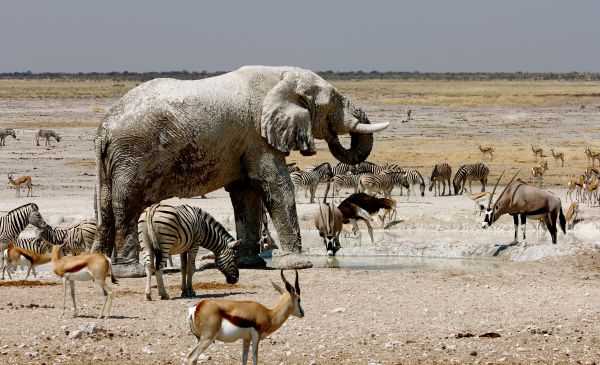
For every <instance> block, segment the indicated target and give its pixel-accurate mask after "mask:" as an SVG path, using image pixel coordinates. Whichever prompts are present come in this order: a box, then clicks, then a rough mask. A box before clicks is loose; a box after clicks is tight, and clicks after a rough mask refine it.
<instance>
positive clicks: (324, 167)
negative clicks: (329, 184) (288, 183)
mask: <svg viewBox="0 0 600 365" xmlns="http://www.w3.org/2000/svg"><path fill="white" fill-rule="evenodd" d="M290 177H291V179H292V183H294V187H295V191H296V195H298V189H299V188H300V187H303V188H304V189H307V188H308V189H309V191H310V202H311V203H314V202H315V191H316V190H317V185H319V183H320V182H326V181H330V180H331V179H332V178H333V172H332V171H331V165H330V164H329V163H328V162H324V163H322V164H320V165H319V166H317V167H315V168H314V169H313V170H312V171H295V172H292V173H291V174H290Z"/></svg>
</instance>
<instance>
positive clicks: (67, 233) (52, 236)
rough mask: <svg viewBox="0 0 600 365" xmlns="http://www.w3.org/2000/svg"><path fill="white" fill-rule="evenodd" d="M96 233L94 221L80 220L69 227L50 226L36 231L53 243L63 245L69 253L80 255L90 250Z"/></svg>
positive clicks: (41, 237) (38, 234)
mask: <svg viewBox="0 0 600 365" xmlns="http://www.w3.org/2000/svg"><path fill="white" fill-rule="evenodd" d="M95 235H96V223H95V222H92V221H85V222H81V223H79V224H77V225H75V226H73V227H69V228H52V227H50V226H48V227H47V228H46V229H44V230H41V231H38V232H37V236H38V238H40V239H44V240H46V241H48V242H50V243H51V244H53V245H64V246H63V249H64V250H65V251H66V252H69V253H70V254H71V255H80V254H82V253H84V252H90V250H91V247H92V244H93V243H94V237H95Z"/></svg>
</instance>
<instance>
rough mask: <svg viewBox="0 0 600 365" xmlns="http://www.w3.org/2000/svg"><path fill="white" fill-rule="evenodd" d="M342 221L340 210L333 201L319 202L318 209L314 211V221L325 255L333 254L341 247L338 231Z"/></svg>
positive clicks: (340, 228) (340, 229)
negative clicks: (321, 239)
mask: <svg viewBox="0 0 600 365" xmlns="http://www.w3.org/2000/svg"><path fill="white" fill-rule="evenodd" d="M343 221H344V216H343V215H342V212H340V210H339V209H338V208H337V207H336V206H335V205H333V203H319V210H318V211H317V212H316V213H315V217H314V222H315V227H316V228H317V230H318V231H319V236H321V238H323V243H325V250H326V251H327V256H335V253H336V252H337V251H338V250H339V249H340V248H341V245H340V232H341V231H342V224H343Z"/></svg>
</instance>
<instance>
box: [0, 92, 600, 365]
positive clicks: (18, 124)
mask: <svg viewBox="0 0 600 365" xmlns="http://www.w3.org/2000/svg"><path fill="white" fill-rule="evenodd" d="M114 101H115V99H77V100H75V99H45V100H44V99H41V100H38V99H0V127H9V126H10V127H14V128H16V131H17V139H16V140H14V139H12V137H9V138H8V139H7V141H6V146H3V147H0V161H1V164H0V166H2V168H1V170H0V174H1V176H4V178H6V174H7V173H13V174H14V175H31V176H32V178H33V183H34V185H35V186H34V196H33V197H32V198H26V197H21V198H16V197H15V191H14V190H13V189H9V188H8V187H7V188H3V189H0V201H1V202H2V204H1V205H0V211H1V212H0V213H2V214H4V213H5V212H6V211H9V210H10V209H13V208H15V207H17V206H19V205H21V204H25V203H27V202H36V203H37V204H38V205H39V206H40V209H41V212H42V214H43V216H44V217H45V219H46V220H47V221H48V222H49V223H50V224H52V225H55V226H69V225H71V224H74V223H76V222H78V221H80V220H82V219H86V218H90V217H93V215H94V213H93V184H94V173H95V171H94V163H93V161H94V160H93V143H92V140H93V137H94V135H95V127H94V124H95V123H97V121H98V120H99V118H100V116H101V111H102V110H106V109H107V108H108V107H109V106H110V105H111V103H113V102H114ZM366 109H367V112H368V113H369V115H371V119H373V120H389V121H392V122H393V125H392V127H390V129H389V130H388V131H387V132H386V133H385V134H382V135H379V136H377V139H376V142H375V149H374V151H373V155H372V156H373V158H372V160H373V161H377V162H383V161H390V162H396V163H399V164H401V165H402V166H406V167H414V168H419V169H420V170H421V172H422V174H423V175H424V176H428V175H429V173H430V171H431V168H432V166H433V164H435V163H436V162H438V161H440V160H442V161H443V160H445V161H448V162H449V163H450V164H451V166H452V167H453V168H454V169H456V168H457V167H458V166H459V165H460V164H462V163H465V162H475V161H480V160H481V155H480V154H479V152H478V150H477V145H478V144H480V143H481V144H484V143H493V144H495V145H496V146H497V148H496V150H497V153H496V155H495V156H494V161H492V162H487V163H488V164H489V166H490V169H491V173H492V178H491V179H490V180H491V181H490V183H489V184H493V183H494V182H495V179H496V177H497V176H498V175H499V173H500V172H501V171H502V170H503V169H509V170H511V171H516V170H517V168H521V171H522V172H521V174H522V175H521V176H522V177H523V178H524V179H528V175H527V169H528V168H529V167H531V165H532V164H533V158H532V157H533V156H532V154H531V153H530V151H529V149H530V144H535V145H541V146H542V147H544V148H545V149H546V150H548V149H549V147H551V146H555V147H556V148H557V149H560V150H562V151H564V152H565V153H566V154H567V159H566V161H565V167H556V166H555V165H554V161H553V160H550V161H549V165H550V170H549V171H548V178H547V180H546V181H547V182H548V183H549V184H551V185H552V186H551V190H552V191H553V192H554V193H556V194H558V195H559V197H561V199H563V201H564V200H565V193H566V189H565V188H564V183H565V182H566V180H568V178H570V177H571V176H572V175H575V174H579V173H581V171H582V170H583V169H584V168H585V166H586V163H587V161H586V158H585V156H584V155H583V152H582V150H583V146H585V145H587V144H589V145H591V146H592V147H593V148H594V147H596V148H597V147H598V146H594V144H593V141H595V140H597V138H598V136H599V135H598V134H599V133H598V132H599V129H598V127H597V121H598V117H599V116H600V113H599V112H595V111H594V110H590V108H588V109H586V110H579V109H578V107H575V106H561V107H553V108H550V107H546V108H542V107H475V108H464V109H457V108H454V109H447V108H443V107H425V106H422V107H415V108H413V120H411V121H410V122H408V123H401V122H400V119H402V118H403V110H404V108H401V107H397V106H379V105H367V106H366ZM39 126H42V127H45V128H46V127H47V128H53V129H55V130H56V131H58V132H59V133H60V134H61V136H63V139H62V140H61V142H59V143H56V142H54V141H52V142H51V146H49V147H46V146H43V145H42V146H36V145H35V142H34V137H33V133H34V130H35V129H36V128H38V127H39ZM321 148H325V146H324V145H321ZM294 159H296V160H298V161H299V162H300V164H301V165H302V166H306V165H308V164H310V163H314V162H319V161H325V160H328V161H331V162H333V159H332V157H331V156H330V155H328V154H326V153H320V154H318V155H317V156H315V158H314V159H300V158H298V157H297V156H292V158H291V159H290V160H294ZM486 159H487V157H486ZM489 189H490V188H489V187H488V190H489ZM474 190H479V185H477V184H475V185H474ZM25 192H26V190H25ZM25 192H24V191H23V190H22V191H21V194H22V195H24V194H25ZM319 192H320V193H321V194H322V189H321V190H320V191H319ZM347 194H348V192H344V195H347ZM395 194H396V195H395V196H394V198H396V199H397V200H398V202H399V212H398V218H397V220H396V222H393V224H391V225H390V227H389V228H388V229H386V230H382V229H380V228H379V226H377V229H376V230H375V243H374V244H373V243H371V242H370V240H369V238H368V237H367V235H366V231H365V233H364V235H363V237H362V239H361V240H357V239H351V238H346V239H343V241H342V245H343V247H344V248H343V249H342V250H340V252H339V253H338V255H339V257H338V259H339V263H341V264H343V263H344V260H345V259H349V258H352V259H355V261H354V262H356V260H357V257H362V256H364V255H368V256H373V255H380V257H381V262H383V261H384V257H386V256H397V255H408V256H416V257H453V258H458V257H461V258H464V257H467V258H477V259H478V260H476V261H466V262H465V261H458V260H456V261H453V262H454V263H452V264H450V263H448V261H444V262H443V263H439V262H438V263H435V262H434V263H433V264H432V265H433V267H422V268H416V267H415V266H418V265H415V266H409V267H408V268H405V269H401V270H397V269H396V270H389V269H383V270H381V269H369V270H365V269H338V268H313V269H308V270H302V271H300V286H301V288H302V305H303V308H304V310H305V312H306V316H305V318H303V319H298V318H290V319H289V320H288V322H286V324H285V325H284V326H283V327H282V328H281V329H280V330H279V331H278V332H276V333H274V334H273V335H272V336H270V337H269V339H266V340H264V341H263V342H262V344H261V346H260V349H261V352H260V355H259V358H260V360H261V362H263V363H269V364H279V363H281V364H342V363H349V364H369V363H373V364H396V363H406V364H412V363H424V364H430V363H540V364H546V363H551V362H556V363H593V362H600V350H599V346H598V345H599V342H600V326H599V324H600V309H599V308H600V303H599V302H600V299H599V298H600V287H599V286H598V285H597V280H598V279H599V278H600V265H599V264H598V262H599V261H598V260H599V259H600V252H598V246H597V242H598V239H597V232H598V225H599V222H600V209H599V208H598V207H587V206H585V205H584V206H582V213H581V215H580V217H579V218H580V220H579V222H578V223H577V224H576V225H575V227H574V230H572V231H569V232H568V234H567V235H563V234H562V233H560V234H559V237H558V244H557V245H552V244H551V243H550V240H549V235H548V233H547V232H545V231H544V230H543V228H540V229H539V230H536V229H535V226H536V224H535V223H534V224H529V225H528V241H527V242H528V243H527V244H520V245H518V246H516V247H512V248H509V249H506V250H499V248H501V247H502V246H498V245H501V244H505V243H508V242H509V241H510V240H511V239H512V236H513V228H512V220H511V219H510V218H508V217H503V218H502V219H501V220H500V221H499V222H497V224H496V225H495V226H494V227H493V229H492V230H490V231H483V230H481V228H480V221H481V217H480V216H479V215H478V214H474V213H473V208H474V204H473V202H472V201H470V200H468V199H467V198H466V197H465V196H449V197H433V196H432V194H431V193H430V192H429V191H427V192H426V195H425V197H423V198H421V197H418V198H416V197H414V196H411V197H410V199H409V200H407V199H406V196H405V195H404V196H399V195H398V192H396V193H395ZM298 199H299V204H298V213H299V217H300V219H301V225H302V228H303V232H302V234H303V243H304V247H305V249H306V251H307V252H308V253H310V254H313V255H323V254H324V252H323V251H324V250H323V248H322V244H321V243H320V242H319V240H318V236H317V235H316V233H315V232H314V230H312V229H311V227H312V226H311V219H312V215H313V214H314V213H315V210H316V205H315V204H309V203H308V200H307V199H306V198H304V196H303V194H302V193H299V196H298ZM171 202H173V203H189V204H194V205H198V206H200V207H202V208H203V209H206V210H207V211H209V212H210V213H211V214H212V215H214V216H215V217H216V218H217V219H218V220H219V221H221V222H222V223H223V224H224V225H225V226H226V227H228V228H229V229H233V219H232V211H231V205H230V203H229V199H228V197H227V195H226V193H225V192H224V191H223V190H219V191H215V192H212V193H210V194H208V199H181V200H180V199H172V200H171ZM565 205H567V204H565ZM563 210H565V211H566V206H565V207H563ZM363 231H364V230H363ZM31 233H32V232H31V231H30V230H27V231H26V232H25V233H24V234H26V235H27V234H31ZM358 260H360V259H358ZM365 260H366V259H365ZM315 262H316V261H315ZM369 262H371V263H372V262H373V261H372V259H371V261H369ZM287 275H288V277H293V274H292V273H291V272H289V273H288V274H287ZM22 277H23V275H22V273H17V275H16V278H17V279H19V278H22ZM165 279H166V284H167V285H168V291H169V293H170V295H171V300H166V301H160V300H155V301H152V302H146V301H144V300H143V289H144V279H142V278H139V279H121V280H120V281H119V285H118V286H114V288H115V290H116V293H117V294H116V297H115V300H114V306H113V310H112V314H113V316H112V318H110V319H109V320H107V321H106V322H104V323H102V322H98V321H96V319H95V316H97V315H98V314H99V311H100V308H101V305H102V296H101V293H100V291H99V289H98V288H97V287H96V286H95V285H94V284H93V283H78V284H77V288H76V293H77V298H78V304H79V314H80V317H78V318H71V313H72V306H71V303H70V301H69V300H67V310H66V316H65V318H64V319H59V318H58V317H59V314H60V310H61V307H62V287H61V285H60V281H59V280H58V279H57V278H56V277H54V276H53V275H52V274H51V273H49V272H43V271H42V272H41V273H40V276H39V277H38V278H37V279H35V280H29V281H28V282H27V283H23V282H21V281H18V280H14V281H10V280H6V281H4V282H1V283H0V318H2V321H0V363H2V364H4V363H6V364H11V363H14V364H29V363H32V364H42V363H45V364H53V363H57V364H58V363H60V364H82V363H84V364H87V363H95V362H98V361H101V362H103V363H106V364H121V363H132V364H138V363H139V364H142V363H153V364H180V363H182V361H183V359H184V357H185V355H186V354H187V352H188V351H189V349H190V348H191V346H192V345H193V343H194V338H193V336H192V335H191V333H190V331H189V327H188V325H187V323H186V313H187V307H188V306H190V305H193V304H195V303H196V302H198V301H199V300H201V299H205V298H228V299H234V300H257V301H260V302H262V303H264V304H266V305H268V306H272V305H273V304H274V303H275V302H276V300H277V297H278V295H277V293H276V292H275V290H274V289H273V288H272V287H271V284H270V280H273V281H275V282H278V281H280V279H279V272H278V271H276V270H241V275H240V281H239V283H238V284H237V285H234V286H229V285H227V284H225V281H224V278H223V276H222V275H221V274H220V273H219V272H218V271H216V270H214V269H206V270H204V271H200V272H197V273H196V275H195V276H194V279H195V283H196V284H195V286H196V292H197V294H198V297H197V298H196V299H193V300H191V299H181V298H180V297H179V294H180V292H179V280H180V275H179V274H177V273H175V274H169V275H165ZM34 284H37V285H34ZM153 295H154V297H155V298H156V297H157V294H156V289H154V293H153ZM93 322H96V323H98V326H94V325H92V324H90V323H93ZM86 324H87V326H88V327H87V328H88V329H90V328H92V330H85V329H83V330H81V329H80V326H83V325H86ZM240 358H241V343H234V344H222V343H217V344H215V345H213V346H211V347H210V348H209V350H208V351H207V352H206V356H203V357H202V358H201V361H202V363H210V364H229V363H238V362H239V361H240Z"/></svg>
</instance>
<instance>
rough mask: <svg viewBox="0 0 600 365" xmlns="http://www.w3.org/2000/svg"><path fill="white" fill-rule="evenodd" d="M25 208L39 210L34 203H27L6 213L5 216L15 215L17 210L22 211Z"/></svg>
mask: <svg viewBox="0 0 600 365" xmlns="http://www.w3.org/2000/svg"><path fill="white" fill-rule="evenodd" d="M25 207H30V208H31V209H32V210H39V208H38V206H37V204H35V203H27V204H23V205H21V206H20V207H18V208H15V209H13V210H11V211H9V212H8V213H6V215H11V214H15V213H16V212H17V211H18V210H21V209H24V208H25Z"/></svg>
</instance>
